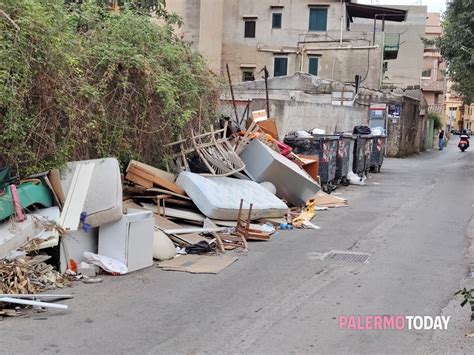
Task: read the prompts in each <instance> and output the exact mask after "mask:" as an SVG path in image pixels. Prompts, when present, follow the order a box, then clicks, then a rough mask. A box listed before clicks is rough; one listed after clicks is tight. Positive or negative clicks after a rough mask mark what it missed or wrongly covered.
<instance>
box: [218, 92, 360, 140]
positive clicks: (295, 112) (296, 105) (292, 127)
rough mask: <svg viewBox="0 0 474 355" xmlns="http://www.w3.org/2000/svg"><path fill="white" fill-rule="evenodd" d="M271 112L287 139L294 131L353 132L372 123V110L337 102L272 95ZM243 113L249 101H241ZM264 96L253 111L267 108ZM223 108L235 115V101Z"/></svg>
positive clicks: (240, 108) (239, 108)
mask: <svg viewBox="0 0 474 355" xmlns="http://www.w3.org/2000/svg"><path fill="white" fill-rule="evenodd" d="M269 103H270V112H271V116H272V117H274V118H275V121H276V124H277V127H278V134H279V135H280V139H281V140H283V138H284V136H285V135H286V134H287V133H289V132H291V131H299V130H303V131H306V130H309V129H312V128H320V129H324V130H326V132H327V133H333V132H342V131H344V132H352V129H353V128H354V126H356V125H361V124H364V125H367V124H368V112H367V109H366V108H363V107H346V106H333V105H331V104H327V103H317V102H300V101H292V100H285V99H272V98H271V99H270V101H269ZM237 106H238V112H239V117H241V116H242V113H243V111H244V109H245V106H246V104H245V102H240V103H238V104H237ZM265 108H266V101H265V100H264V99H255V100H252V102H251V104H250V111H256V110H264V109H265ZM220 112H221V113H223V114H224V116H230V117H234V114H233V107H232V102H231V101H223V102H221V105H220Z"/></svg>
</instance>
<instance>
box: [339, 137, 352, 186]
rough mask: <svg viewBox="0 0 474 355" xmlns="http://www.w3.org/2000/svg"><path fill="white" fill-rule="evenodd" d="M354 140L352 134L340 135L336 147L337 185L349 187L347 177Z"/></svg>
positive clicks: (350, 166) (350, 165)
mask: <svg viewBox="0 0 474 355" xmlns="http://www.w3.org/2000/svg"><path fill="white" fill-rule="evenodd" d="M354 143H355V138H354V136H353V135H352V134H344V133H341V134H340V135H339V142H338V147H337V157H336V176H335V179H336V181H337V182H338V183H341V184H343V185H345V186H347V185H349V180H348V179H347V175H348V173H349V169H350V168H352V161H353V152H354Z"/></svg>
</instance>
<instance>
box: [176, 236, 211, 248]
mask: <svg viewBox="0 0 474 355" xmlns="http://www.w3.org/2000/svg"><path fill="white" fill-rule="evenodd" d="M168 237H169V238H170V239H171V240H173V241H174V242H175V243H177V244H180V245H184V246H189V245H193V244H197V243H199V242H202V241H206V242H208V243H209V244H213V243H215V241H216V239H209V238H206V237H203V236H200V235H199V234H196V233H191V234H179V235H178V234H170V235H168Z"/></svg>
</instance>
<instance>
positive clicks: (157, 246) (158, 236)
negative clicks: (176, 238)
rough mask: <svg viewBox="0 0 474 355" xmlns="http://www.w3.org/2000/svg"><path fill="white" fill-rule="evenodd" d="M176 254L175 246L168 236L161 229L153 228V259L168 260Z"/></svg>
mask: <svg viewBox="0 0 474 355" xmlns="http://www.w3.org/2000/svg"><path fill="white" fill-rule="evenodd" d="M175 255H176V248H175V247H174V244H173V242H172V241H171V240H170V238H168V236H167V235H166V234H165V233H163V232H162V231H161V230H155V232H154V235H153V259H158V260H168V259H173V258H174V256H175Z"/></svg>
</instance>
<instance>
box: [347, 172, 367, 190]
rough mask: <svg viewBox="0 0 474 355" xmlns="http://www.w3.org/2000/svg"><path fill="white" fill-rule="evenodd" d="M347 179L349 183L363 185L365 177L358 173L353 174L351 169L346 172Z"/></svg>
mask: <svg viewBox="0 0 474 355" xmlns="http://www.w3.org/2000/svg"><path fill="white" fill-rule="evenodd" d="M347 179H348V180H349V182H350V183H351V185H361V186H362V185H365V179H366V177H365V176H363V177H360V176H359V175H357V174H354V173H353V172H352V171H349V173H348V174H347Z"/></svg>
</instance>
